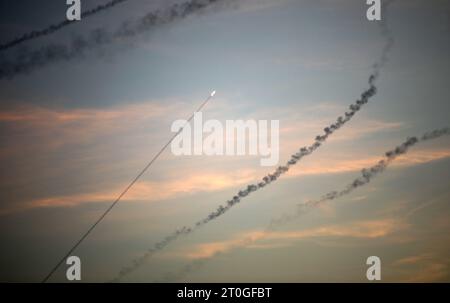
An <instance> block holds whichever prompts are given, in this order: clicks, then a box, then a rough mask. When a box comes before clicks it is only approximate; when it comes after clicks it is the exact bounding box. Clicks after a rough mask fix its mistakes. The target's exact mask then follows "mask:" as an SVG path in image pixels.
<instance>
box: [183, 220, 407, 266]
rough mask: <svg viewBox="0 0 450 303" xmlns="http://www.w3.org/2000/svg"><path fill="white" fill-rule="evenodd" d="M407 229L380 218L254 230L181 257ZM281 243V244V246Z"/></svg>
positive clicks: (373, 235) (381, 234)
mask: <svg viewBox="0 0 450 303" xmlns="http://www.w3.org/2000/svg"><path fill="white" fill-rule="evenodd" d="M407 226H408V225H407V224H406V223H405V222H401V221H398V220H395V219H380V220H369V221H358V222H352V223H346V224H337V225H328V226H323V227H317V228H311V229H305V230H294V231H264V230H255V231H250V232H246V233H243V234H239V235H235V236H234V237H232V238H231V239H229V240H225V241H217V242H209V243H203V244H198V245H196V246H194V247H193V248H191V249H190V250H188V251H184V252H181V253H179V254H178V255H179V256H182V257H184V258H187V259H202V258H211V257H214V256H215V255H217V254H220V253H226V252H229V251H231V250H234V249H237V248H240V247H249V248H263V249H267V248H274V247H280V246H285V245H289V244H292V243H293V242H295V241H298V240H302V239H315V238H326V237H329V238H356V239H375V238H382V237H385V236H388V235H390V234H392V233H394V232H396V231H399V230H401V229H404V228H406V227H407ZM259 241H263V243H258V242H259ZM280 241H281V242H282V243H280Z"/></svg>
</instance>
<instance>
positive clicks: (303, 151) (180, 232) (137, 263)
mask: <svg viewBox="0 0 450 303" xmlns="http://www.w3.org/2000/svg"><path fill="white" fill-rule="evenodd" d="M392 2H393V0H387V1H386V2H385V3H384V5H383V16H384V18H383V19H382V21H380V29H381V35H382V37H384V38H385V45H384V47H383V50H382V52H381V56H380V58H379V59H378V60H376V61H375V63H374V64H373V65H372V73H371V74H370V76H369V79H368V84H369V88H368V89H366V90H364V91H363V92H362V94H361V96H360V98H359V99H358V100H357V101H356V102H354V103H353V104H351V105H350V106H349V109H348V111H346V112H345V113H344V115H342V116H339V117H338V118H337V119H336V121H335V122H334V123H331V124H330V125H329V126H327V127H325V128H324V129H323V133H322V134H320V135H318V136H316V138H315V139H314V141H313V142H312V143H311V144H310V145H309V146H305V147H302V148H300V149H299V151H297V152H296V153H295V154H293V155H292V156H291V158H290V159H289V161H287V163H286V164H285V165H284V166H279V167H278V168H277V169H276V170H275V171H274V172H273V173H270V174H268V175H266V176H264V177H263V178H262V180H260V181H259V182H257V183H255V184H249V185H247V187H245V188H243V189H242V190H240V191H239V192H238V193H237V194H236V195H235V196H233V198H232V199H230V200H228V201H227V202H226V203H225V204H223V205H219V207H218V208H217V209H216V210H215V211H213V212H211V213H209V214H208V215H207V216H206V217H204V218H203V219H201V220H199V221H197V222H196V223H195V224H194V225H192V226H184V227H182V228H179V229H177V230H175V231H174V232H172V233H171V234H169V235H168V236H166V237H165V238H164V239H162V240H161V241H159V242H157V243H155V244H154V245H153V246H152V247H150V248H149V249H148V250H147V251H146V252H145V253H144V254H143V255H142V256H140V257H138V258H136V259H134V260H132V262H131V264H130V265H128V266H125V267H123V268H122V269H121V270H120V271H119V273H118V275H117V276H116V277H115V278H114V279H113V280H111V281H110V282H118V281H120V280H121V279H122V278H123V277H125V276H126V275H128V274H130V273H132V272H134V271H135V270H137V269H138V268H139V267H141V266H142V265H143V264H144V263H145V261H146V260H147V259H149V258H150V257H151V256H153V255H154V254H155V253H157V252H159V251H161V250H163V249H164V248H166V246H167V245H169V244H170V243H172V242H174V241H176V240H177V239H178V238H179V237H180V236H185V235H189V234H191V233H193V232H195V231H196V230H197V229H198V228H200V227H202V226H204V225H206V224H208V223H209V222H211V221H213V220H215V219H216V218H218V217H220V216H222V215H223V214H225V213H226V212H228V211H229V210H230V209H231V208H232V207H234V206H236V205H237V204H239V203H240V202H241V200H242V199H243V198H245V197H247V196H248V195H250V194H251V193H253V192H256V191H258V190H259V189H262V188H264V187H266V186H267V185H269V184H271V183H273V182H275V181H276V180H277V179H278V178H279V177H280V176H282V175H283V174H285V173H286V172H287V171H289V168H290V167H291V166H294V165H296V164H297V163H298V162H299V161H300V160H301V159H303V158H304V157H305V156H308V155H310V154H312V153H313V152H314V151H316V150H317V149H318V148H319V147H320V146H321V145H322V144H323V143H325V142H326V140H327V139H328V138H329V136H331V135H332V134H333V133H334V132H336V131H337V130H339V129H340V128H341V127H342V126H344V125H345V124H346V123H347V122H349V121H350V120H351V119H352V118H353V117H354V115H355V114H356V113H357V112H359V110H360V109H361V108H362V107H363V106H364V105H365V104H367V103H368V102H369V100H370V98H371V97H373V96H374V95H375V94H376V92H377V88H376V86H375V82H376V80H377V79H378V77H379V74H380V71H381V69H382V68H383V67H384V65H385V64H386V62H387V60H388V54H389V52H390V50H391V49H392V46H393V43H394V39H393V36H392V33H391V31H390V30H389V28H388V26H387V24H386V20H387V8H388V7H389V5H390V4H391V3H392Z"/></svg>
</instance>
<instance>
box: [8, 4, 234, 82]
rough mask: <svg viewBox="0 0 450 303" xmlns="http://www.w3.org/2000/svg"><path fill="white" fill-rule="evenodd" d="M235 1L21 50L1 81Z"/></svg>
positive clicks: (159, 14) (174, 8) (176, 10)
mask: <svg viewBox="0 0 450 303" xmlns="http://www.w3.org/2000/svg"><path fill="white" fill-rule="evenodd" d="M235 1H236V0H189V1H186V2H183V3H175V4H173V5H171V6H170V7H168V8H166V9H162V10H156V11H152V12H149V13H148V14H146V15H145V16H143V17H141V18H138V19H136V20H133V21H126V22H123V23H122V24H121V25H120V26H119V27H118V28H117V29H116V30H115V31H113V32H111V31H107V30H105V29H103V28H98V29H94V30H92V31H91V32H90V33H89V34H88V35H87V36H75V37H73V38H72V39H71V41H70V43H69V44H49V45H46V46H43V47H41V48H39V49H37V50H29V49H22V50H21V51H19V52H17V54H16V56H15V58H14V59H13V60H6V59H3V60H1V61H0V79H12V78H13V77H15V76H17V75H20V74H26V73H29V72H32V71H34V70H36V69H38V68H41V67H44V66H46V65H48V64H51V63H56V62H60V61H70V60H73V59H77V58H82V57H83V56H84V55H85V54H86V52H89V51H91V50H93V49H96V48H98V47H101V46H105V45H109V44H111V43H114V42H117V41H121V40H125V39H129V38H133V37H135V36H138V35H140V34H143V33H145V32H148V31H150V30H152V29H154V28H156V27H159V26H162V25H166V24H169V23H173V22H176V21H178V20H181V19H184V18H186V17H188V16H190V15H193V14H195V13H200V12H202V11H203V10H204V9H206V8H207V7H209V6H211V5H213V4H215V3H227V2H230V3H234V2H235Z"/></svg>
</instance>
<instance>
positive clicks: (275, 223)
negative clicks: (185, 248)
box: [155, 127, 450, 282]
mask: <svg viewBox="0 0 450 303" xmlns="http://www.w3.org/2000/svg"><path fill="white" fill-rule="evenodd" d="M448 135H450V128H448V127H447V128H442V129H438V130H434V131H431V132H428V133H425V134H424V135H422V136H421V137H419V138H417V137H411V138H408V139H407V140H406V141H405V142H403V143H402V144H400V145H399V146H397V147H395V148H394V149H392V150H390V151H387V152H386V153H385V156H384V158H383V159H381V160H380V161H378V163H377V164H375V165H373V166H372V167H369V168H364V169H362V171H361V176H360V177H358V178H356V179H354V180H353V181H352V182H351V183H349V184H348V185H347V186H346V187H344V189H341V190H339V191H330V192H328V193H327V194H325V195H323V196H322V197H321V198H319V199H317V200H311V201H308V202H306V203H303V204H298V205H297V209H296V211H293V212H290V213H289V214H284V215H282V216H280V217H279V218H277V219H272V221H271V222H270V224H269V226H268V227H267V228H266V229H265V231H264V232H265V233H269V232H271V231H273V230H274V229H275V228H276V227H279V226H281V225H284V224H286V223H288V222H291V221H293V220H295V219H298V218H299V217H301V216H302V215H304V214H305V213H307V212H308V211H311V210H313V209H316V208H317V207H319V206H320V205H322V204H324V203H326V202H328V201H331V200H335V199H338V198H341V197H343V196H345V195H348V194H350V193H351V192H353V191H354V190H355V189H357V188H359V187H361V186H364V185H366V184H368V183H369V182H370V181H371V180H372V179H373V178H375V177H376V176H378V175H379V174H381V173H382V172H384V171H385V170H386V168H387V167H388V166H389V165H390V164H391V163H392V162H393V161H395V160H396V159H397V157H398V156H401V155H404V154H406V153H407V152H408V150H409V149H410V148H411V147H413V146H415V145H416V144H417V143H420V142H424V141H428V140H433V139H437V138H439V137H442V136H448ZM263 239H264V237H259V238H257V239H255V238H251V237H248V238H244V239H242V240H241V241H239V242H238V243H236V244H235V245H233V247H232V249H237V248H240V247H245V246H247V245H250V244H252V243H254V242H255V241H260V240H263ZM222 254H224V252H221V251H218V252H216V253H214V254H213V255H211V256H209V257H208V258H204V259H198V260H194V261H192V262H191V263H188V264H186V265H185V266H183V267H182V269H181V270H179V271H178V272H176V273H166V274H165V275H164V276H163V278H162V279H161V280H158V281H155V282H173V281H179V280H180V279H182V278H184V277H185V276H187V275H189V274H190V273H192V272H194V271H196V270H198V269H200V268H201V267H202V266H203V265H205V264H206V263H207V262H208V261H211V260H213V259H215V258H217V257H219V256H220V255H222Z"/></svg>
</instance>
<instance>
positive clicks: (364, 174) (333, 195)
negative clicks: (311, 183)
mask: <svg viewBox="0 0 450 303" xmlns="http://www.w3.org/2000/svg"><path fill="white" fill-rule="evenodd" d="M447 135H450V128H443V129H438V130H434V131H432V132H429V133H426V134H424V135H423V136H421V137H419V138H417V137H411V138H408V139H407V140H406V141H405V142H403V143H402V144H401V145H399V146H397V147H396V148H394V149H392V150H390V151H388V152H386V153H385V158H384V159H382V160H380V161H378V163H377V164H376V165H374V166H372V167H369V168H364V169H363V170H362V171H361V176H360V177H358V178H356V179H355V180H353V182H351V183H350V184H348V185H347V186H346V187H345V188H344V189H342V190H340V191H330V192H328V193H327V194H325V195H323V196H322V197H321V198H320V199H318V200H312V201H308V202H306V203H304V204H298V208H297V212H296V213H294V214H285V215H283V216H281V217H280V218H278V219H274V220H272V222H271V227H275V226H276V225H279V224H283V223H286V222H288V221H290V220H292V219H295V218H297V217H299V216H300V215H302V214H303V213H304V212H305V211H306V210H308V209H311V208H317V207H318V206H320V205H321V204H323V203H325V202H327V201H331V200H334V199H338V198H340V197H342V196H346V195H348V194H350V193H351V192H353V191H354V190H355V189H357V188H358V187H361V186H364V185H366V184H368V183H369V182H370V181H371V180H372V179H373V178H375V177H376V176H377V175H379V174H380V173H382V172H384V171H385V170H386V168H387V167H388V166H389V165H390V164H391V163H392V162H393V161H394V160H395V159H396V158H397V157H398V156H401V155H403V154H406V153H407V152H408V150H409V149H410V148H411V147H413V146H414V145H416V144H417V143H419V142H424V141H428V140H432V139H436V138H439V137H442V136H447Z"/></svg>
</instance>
